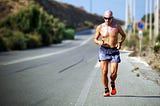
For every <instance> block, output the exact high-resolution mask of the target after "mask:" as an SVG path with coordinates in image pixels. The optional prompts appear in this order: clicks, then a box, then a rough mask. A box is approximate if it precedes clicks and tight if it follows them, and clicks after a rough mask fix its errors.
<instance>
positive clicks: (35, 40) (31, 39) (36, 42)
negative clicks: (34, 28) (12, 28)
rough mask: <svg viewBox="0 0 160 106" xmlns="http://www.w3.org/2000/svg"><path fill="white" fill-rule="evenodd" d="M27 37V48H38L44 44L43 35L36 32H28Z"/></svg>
mask: <svg viewBox="0 0 160 106" xmlns="http://www.w3.org/2000/svg"><path fill="white" fill-rule="evenodd" d="M26 38H27V48H37V47H40V46H41V45H42V43H41V36H40V35H38V34H36V33H33V34H28V35H27V36H26Z"/></svg>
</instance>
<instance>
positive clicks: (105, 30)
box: [100, 27, 118, 37]
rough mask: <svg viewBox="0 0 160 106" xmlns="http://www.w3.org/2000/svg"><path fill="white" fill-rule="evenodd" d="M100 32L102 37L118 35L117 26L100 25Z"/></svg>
mask: <svg viewBox="0 0 160 106" xmlns="http://www.w3.org/2000/svg"><path fill="white" fill-rule="evenodd" d="M100 34H101V36H102V37H108V36H110V37H112V36H113V37H114V36H117V35H118V28H117V27H102V28H101V31H100Z"/></svg>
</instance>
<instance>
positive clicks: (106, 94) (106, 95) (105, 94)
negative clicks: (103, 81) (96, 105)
mask: <svg viewBox="0 0 160 106" xmlns="http://www.w3.org/2000/svg"><path fill="white" fill-rule="evenodd" d="M103 96H104V97H108V96H110V93H109V89H108V88H105V92H104V94H103Z"/></svg>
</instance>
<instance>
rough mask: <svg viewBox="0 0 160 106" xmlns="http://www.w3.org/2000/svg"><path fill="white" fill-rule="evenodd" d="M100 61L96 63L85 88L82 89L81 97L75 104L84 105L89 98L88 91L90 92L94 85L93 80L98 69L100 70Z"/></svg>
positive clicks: (77, 105)
mask: <svg viewBox="0 0 160 106" xmlns="http://www.w3.org/2000/svg"><path fill="white" fill-rule="evenodd" d="M98 64H99V62H97V63H96V65H95V67H94V69H93V71H92V73H91V74H90V76H89V77H88V79H87V81H86V83H85V85H84V87H83V89H82V90H81V94H80V96H79V98H78V99H77V102H76V104H75V106H83V105H84V103H85V101H86V99H87V96H88V93H89V89H90V87H91V85H92V82H93V80H94V78H95V76H96V73H97V70H98V67H99V65H98Z"/></svg>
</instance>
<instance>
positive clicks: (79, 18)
mask: <svg viewBox="0 0 160 106" xmlns="http://www.w3.org/2000/svg"><path fill="white" fill-rule="evenodd" d="M30 2H36V3H38V4H40V5H41V7H42V8H43V9H44V10H45V11H47V13H49V14H52V15H53V16H54V17H55V18H59V19H60V21H61V22H64V23H66V25H67V27H73V28H75V29H77V30H81V29H86V27H87V28H88V27H93V26H94V25H97V24H100V23H102V22H103V19H102V16H98V15H96V14H90V13H88V12H86V11H85V10H83V9H81V8H78V7H75V6H73V5H69V4H66V3H61V2H56V1H54V0H0V12H1V14H0V19H1V18H3V17H5V16H7V15H10V14H11V15H12V14H14V13H16V12H17V11H19V10H21V9H23V8H27V6H28V5H29V3H30ZM117 22H118V23H120V24H124V22H123V21H121V20H117Z"/></svg>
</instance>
